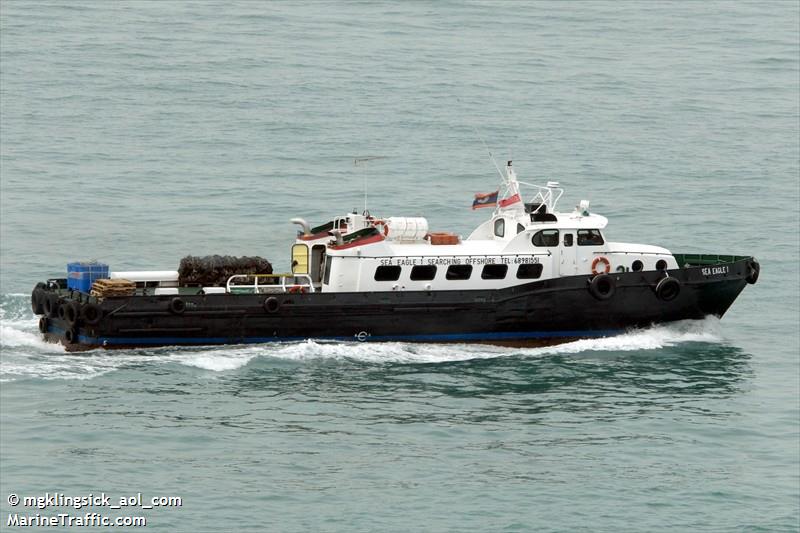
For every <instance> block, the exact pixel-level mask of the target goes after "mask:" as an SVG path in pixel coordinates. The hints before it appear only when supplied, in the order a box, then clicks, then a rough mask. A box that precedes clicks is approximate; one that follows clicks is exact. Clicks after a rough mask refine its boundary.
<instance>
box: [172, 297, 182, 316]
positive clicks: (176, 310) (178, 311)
mask: <svg viewBox="0 0 800 533" xmlns="http://www.w3.org/2000/svg"><path fill="white" fill-rule="evenodd" d="M184 311H186V302H184V301H183V300H181V299H180V298H173V299H172V300H170V301H169V312H170V313H172V314H175V315H182V314H183V312H184Z"/></svg>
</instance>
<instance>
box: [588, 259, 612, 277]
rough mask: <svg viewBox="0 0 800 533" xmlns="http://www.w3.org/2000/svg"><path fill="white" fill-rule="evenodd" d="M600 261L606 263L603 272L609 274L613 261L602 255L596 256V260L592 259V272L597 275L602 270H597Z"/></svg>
mask: <svg viewBox="0 0 800 533" xmlns="http://www.w3.org/2000/svg"><path fill="white" fill-rule="evenodd" d="M598 263H603V264H604V265H605V266H604V267H603V274H608V273H609V272H611V261H609V260H608V259H606V258H605V257H603V256H602V255H601V256H600V257H595V258H594V261H592V274H594V275H595V276H596V275H598V274H600V272H599V271H598V270H597V265H598Z"/></svg>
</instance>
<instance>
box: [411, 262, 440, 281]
mask: <svg viewBox="0 0 800 533" xmlns="http://www.w3.org/2000/svg"><path fill="white" fill-rule="evenodd" d="M436 270H437V268H436V265H414V266H413V267H411V273H410V274H409V279H410V280H411V281H433V280H434V279H435V278H436ZM420 271H423V272H430V277H419V274H418V272H420Z"/></svg>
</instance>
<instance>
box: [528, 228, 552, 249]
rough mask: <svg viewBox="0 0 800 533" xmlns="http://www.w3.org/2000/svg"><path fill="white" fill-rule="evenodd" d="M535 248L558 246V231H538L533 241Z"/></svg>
mask: <svg viewBox="0 0 800 533" xmlns="http://www.w3.org/2000/svg"><path fill="white" fill-rule="evenodd" d="M531 242H533V245H534V246H558V230H557V229H543V230H541V231H537V232H536V234H535V235H534V236H533V239H531Z"/></svg>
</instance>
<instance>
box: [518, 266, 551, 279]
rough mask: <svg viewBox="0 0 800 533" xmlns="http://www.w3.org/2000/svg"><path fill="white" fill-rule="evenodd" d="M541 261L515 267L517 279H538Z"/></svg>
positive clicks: (540, 273) (540, 275) (540, 271)
mask: <svg viewBox="0 0 800 533" xmlns="http://www.w3.org/2000/svg"><path fill="white" fill-rule="evenodd" d="M543 268H544V267H543V266H542V264H541V263H527V264H524V265H520V266H519V268H518V269H517V279H538V278H540V277H542V269H543Z"/></svg>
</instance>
